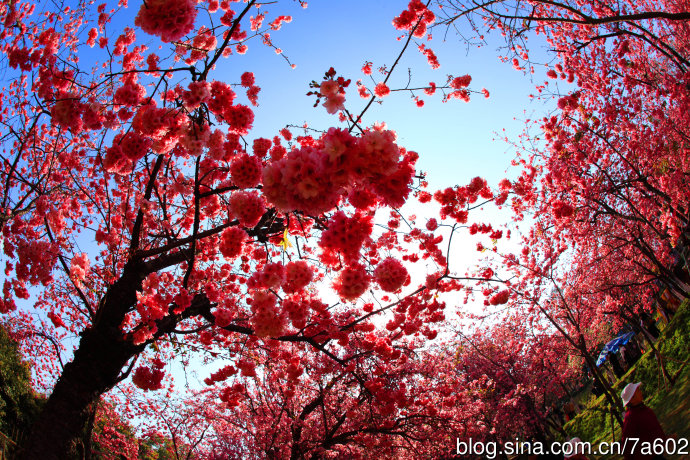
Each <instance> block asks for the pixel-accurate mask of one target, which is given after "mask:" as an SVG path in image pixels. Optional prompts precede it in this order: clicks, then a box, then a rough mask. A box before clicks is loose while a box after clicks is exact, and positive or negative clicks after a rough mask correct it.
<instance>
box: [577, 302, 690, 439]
mask: <svg viewBox="0 0 690 460" xmlns="http://www.w3.org/2000/svg"><path fill="white" fill-rule="evenodd" d="M689 339H690V301H685V302H683V304H682V305H681V306H680V308H679V309H678V312H677V313H676V314H675V316H674V317H673V319H672V320H671V322H670V323H669V324H668V326H667V327H666V328H665V329H664V330H663V332H662V334H661V336H660V337H659V340H658V341H657V342H656V344H655V346H656V347H657V349H658V350H659V351H660V352H661V355H662V356H663V357H664V364H665V366H666V368H667V370H668V372H669V374H670V375H671V376H674V377H677V380H676V382H675V384H674V385H673V387H670V384H669V383H668V382H666V381H665V380H664V379H663V377H662V376H661V373H660V371H659V364H658V362H657V359H656V357H655V356H654V354H653V353H652V352H651V351H649V352H647V353H645V355H644V356H643V357H642V358H641V359H640V360H639V361H638V362H637V363H636V364H635V366H634V367H633V368H632V369H630V370H629V371H628V372H627V373H626V374H625V375H624V376H623V377H622V378H621V379H620V380H618V381H617V382H616V383H615V385H613V388H614V390H615V391H616V392H617V393H620V392H621V390H622V389H623V387H625V385H627V384H628V383H630V382H642V388H643V391H644V395H645V402H646V403H647V405H649V406H650V407H651V408H652V409H654V411H655V413H656V414H657V416H658V418H659V421H660V422H661V425H662V426H663V427H664V429H665V430H666V432H667V433H674V434H676V435H678V436H679V437H690V427H689V426H688V420H690V365H684V364H683V363H684V362H688V361H689V360H690V353H688V351H689V348H688V340H689ZM564 429H565V431H566V432H567V433H568V435H569V436H570V437H573V436H577V437H579V438H580V439H582V440H583V441H589V442H592V443H598V442H601V441H611V440H614V439H612V438H615V440H616V441H619V440H620V426H618V423H617V422H616V421H615V419H614V427H613V435H612V430H611V416H610V412H609V409H608V403H607V402H606V400H605V398H604V397H603V396H600V397H598V398H595V399H593V400H592V401H591V402H590V404H589V406H588V407H587V409H586V410H584V411H583V412H582V413H580V414H579V415H578V416H577V417H575V418H574V419H573V420H572V421H570V422H569V423H567V424H566V425H565V426H564Z"/></svg>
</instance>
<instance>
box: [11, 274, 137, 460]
mask: <svg viewBox="0 0 690 460" xmlns="http://www.w3.org/2000/svg"><path fill="white" fill-rule="evenodd" d="M141 272H142V270H141V267H134V266H131V265H130V264H128V266H127V267H125V269H124V271H123V274H122V277H121V278H120V279H119V280H118V281H117V282H116V283H115V284H113V285H112V286H111V287H110V288H109V289H108V292H107V293H106V295H105V297H104V299H103V301H102V302H101V305H100V307H99V310H98V312H97V314H96V319H95V320H94V324H93V325H92V326H91V327H90V328H89V329H87V330H85V331H84V332H83V333H82V338H81V341H80V342H79V347H78V348H77V350H76V351H75V353H74V359H73V360H72V361H71V362H70V363H68V364H67V365H66V366H65V369H64V371H63V373H62V375H61V376H60V378H59V379H58V381H57V383H56V385H55V388H54V389H53V392H52V394H51V395H50V397H49V398H48V401H47V402H46V405H45V407H44V408H43V411H42V412H41V414H40V415H39V418H38V420H37V421H36V422H35V423H34V426H33V428H32V431H31V435H30V436H29V439H28V440H27V442H26V443H25V445H24V449H23V455H22V457H23V458H24V459H30V460H36V459H41V460H50V459H66V458H70V457H71V456H72V454H71V452H73V449H74V446H75V441H77V440H78V439H79V438H80V436H81V434H82V433H83V431H84V428H85V427H86V425H87V423H88V422H89V415H90V408H91V407H92V405H95V404H96V403H97V401H98V399H99V398H100V397H101V395H102V394H103V393H105V392H106V391H108V390H110V389H111V388H112V387H113V386H114V385H115V384H116V383H117V382H118V376H119V375H120V373H121V371H122V369H123V368H124V367H125V365H126V364H127V362H128V361H129V360H130V359H131V358H133V357H134V356H136V355H137V354H138V353H140V352H141V351H142V350H143V346H141V345H138V346H135V345H133V344H132V343H131V342H130V341H128V340H126V339H125V337H124V335H123V334H122V332H121V330H120V325H121V324H122V321H123V319H124V316H125V313H126V312H127V311H128V310H129V308H130V307H131V306H133V305H134V304H135V302H136V291H137V290H138V289H141V281H142V277H141V275H140V274H141Z"/></svg>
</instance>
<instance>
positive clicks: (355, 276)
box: [333, 264, 371, 300]
mask: <svg viewBox="0 0 690 460" xmlns="http://www.w3.org/2000/svg"><path fill="white" fill-rule="evenodd" d="M370 282H371V276H370V275H369V273H367V270H366V269H365V268H364V266H363V265H361V264H353V265H350V266H348V267H345V268H344V269H343V270H342V271H341V272H340V274H339V276H338V278H337V279H336V280H335V282H334V283H333V289H335V292H337V293H338V295H339V296H340V297H341V298H342V299H344V300H357V299H358V298H359V297H361V295H362V294H364V293H365V292H366V290H367V288H368V287H369V284H370Z"/></svg>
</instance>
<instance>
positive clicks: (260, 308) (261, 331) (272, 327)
mask: <svg viewBox="0 0 690 460" xmlns="http://www.w3.org/2000/svg"><path fill="white" fill-rule="evenodd" d="M248 302H251V310H252V319H251V321H252V326H253V327H254V331H255V332H256V335H257V336H259V337H278V336H280V335H281V334H282V333H283V329H284V328H285V319H284V318H283V317H282V315H281V314H280V311H279V310H278V306H277V305H276V297H275V296H274V295H273V294H272V293H271V292H269V291H254V293H253V295H252V297H251V299H249V300H248Z"/></svg>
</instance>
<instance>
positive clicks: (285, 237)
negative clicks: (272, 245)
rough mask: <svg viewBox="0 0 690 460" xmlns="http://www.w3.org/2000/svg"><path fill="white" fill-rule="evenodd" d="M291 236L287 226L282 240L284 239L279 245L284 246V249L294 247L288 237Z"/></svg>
mask: <svg viewBox="0 0 690 460" xmlns="http://www.w3.org/2000/svg"><path fill="white" fill-rule="evenodd" d="M289 236H290V235H288V231H287V228H286V229H285V231H284V232H283V240H282V241H281V242H280V244H279V245H278V246H280V247H281V248H283V251H286V250H287V248H289V247H292V243H290V240H289V239H288V237H289Z"/></svg>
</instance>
